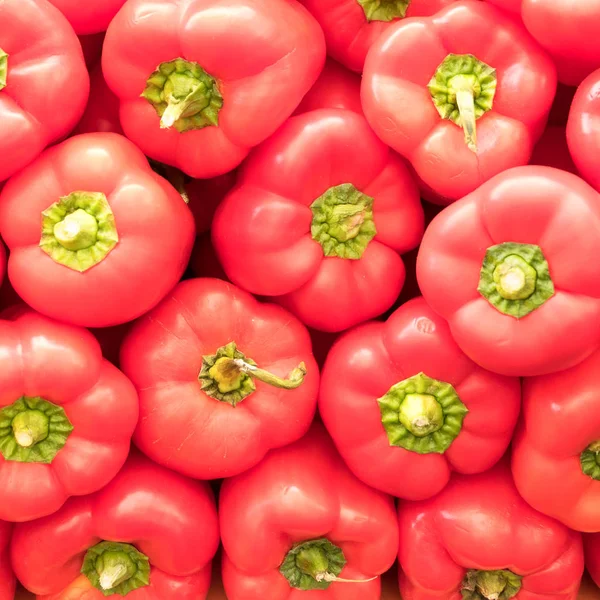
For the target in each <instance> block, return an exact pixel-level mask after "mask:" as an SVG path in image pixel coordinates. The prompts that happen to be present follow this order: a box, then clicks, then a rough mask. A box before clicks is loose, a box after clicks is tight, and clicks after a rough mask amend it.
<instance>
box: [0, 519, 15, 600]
mask: <svg viewBox="0 0 600 600" xmlns="http://www.w3.org/2000/svg"><path fill="white" fill-rule="evenodd" d="M10 534H11V525H10V523H5V522H3V521H0V600H13V598H14V596H15V576H14V575H13V572H12V568H11V566H10V557H9V554H8V548H9V543H10Z"/></svg>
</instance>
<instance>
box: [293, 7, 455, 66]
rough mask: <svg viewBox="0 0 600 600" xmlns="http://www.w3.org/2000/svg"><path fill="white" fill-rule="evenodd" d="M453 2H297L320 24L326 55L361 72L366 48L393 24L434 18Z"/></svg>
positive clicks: (367, 49)
mask: <svg viewBox="0 0 600 600" xmlns="http://www.w3.org/2000/svg"><path fill="white" fill-rule="evenodd" d="M454 1H455V0H385V1H384V2H382V1H381V0H300V2H301V3H302V4H304V6H306V8H308V10H309V11H310V12H311V13H312V14H313V16H314V17H315V18H316V19H317V21H319V24H320V25H321V27H322V28H323V31H324V33H325V40H326V42H327V52H328V53H329V55H330V56H332V57H333V58H335V59H336V60H337V61H339V62H340V63H342V64H343V65H345V66H346V67H348V68H349V69H352V70H353V71H358V72H362V70H363V67H364V64H365V58H366V56H367V52H368V51H369V48H371V46H372V45H373V43H374V42H375V40H376V39H377V38H378V37H379V36H380V35H381V34H382V33H385V32H386V31H387V30H388V29H389V28H390V27H391V26H392V25H393V24H394V23H397V22H398V21H399V20H401V19H404V18H405V17H406V18H408V17H425V16H429V15H433V14H435V13H436V12H438V11H439V10H441V9H442V8H444V7H446V6H448V5H449V4H452V2H454Z"/></svg>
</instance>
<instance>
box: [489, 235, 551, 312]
mask: <svg viewBox="0 0 600 600" xmlns="http://www.w3.org/2000/svg"><path fill="white" fill-rule="evenodd" d="M477 290H478V291H479V293H480V294H481V295H482V296H483V297H484V298H485V299H486V300H487V301H488V302H489V303H490V304H491V305H492V306H493V307H494V308H496V309H497V310H498V311H500V312H501V313H503V314H505V315H509V316H511V317H514V318H516V319H521V318H523V317H525V316H527V315H528V314H529V313H531V312H533V311H534V310H536V309H537V308H539V307H540V306H542V304H544V302H546V301H547V300H549V299H550V298H551V297H552V296H553V295H554V283H553V282H552V278H551V277H550V269H549V267H548V262H547V261H546V258H545V257H544V254H543V252H542V249H541V248H540V247H539V246H536V245H534V244H517V243H515V242H506V243H504V244H498V245H497V246H491V247H490V248H488V249H487V252H486V253H485V257H484V259H483V264H482V267H481V272H480V275H479V286H478V288H477Z"/></svg>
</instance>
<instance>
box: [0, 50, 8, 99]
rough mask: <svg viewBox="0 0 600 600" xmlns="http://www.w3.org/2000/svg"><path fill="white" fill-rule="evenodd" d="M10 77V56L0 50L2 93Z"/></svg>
mask: <svg viewBox="0 0 600 600" xmlns="http://www.w3.org/2000/svg"><path fill="white" fill-rule="evenodd" d="M7 76H8V54H6V52H4V50H2V48H0V91H2V90H3V89H4V88H5V87H6V77H7Z"/></svg>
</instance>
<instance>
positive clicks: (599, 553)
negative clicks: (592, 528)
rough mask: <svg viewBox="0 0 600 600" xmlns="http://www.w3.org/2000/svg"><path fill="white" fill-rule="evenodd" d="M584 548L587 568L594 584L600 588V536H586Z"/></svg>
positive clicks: (593, 534) (584, 537)
mask: <svg viewBox="0 0 600 600" xmlns="http://www.w3.org/2000/svg"><path fill="white" fill-rule="evenodd" d="M583 547H584V549H585V566H586V568H587V570H588V573H589V574H590V575H591V576H592V579H593V580H594V583H595V584H596V585H597V586H598V587H600V534H598V533H592V534H588V535H584V536H583Z"/></svg>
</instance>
